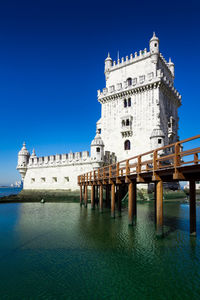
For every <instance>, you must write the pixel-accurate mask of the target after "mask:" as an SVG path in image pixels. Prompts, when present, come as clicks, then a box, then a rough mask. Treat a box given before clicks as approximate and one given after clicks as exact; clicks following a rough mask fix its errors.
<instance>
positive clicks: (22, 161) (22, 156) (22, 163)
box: [17, 143, 30, 180]
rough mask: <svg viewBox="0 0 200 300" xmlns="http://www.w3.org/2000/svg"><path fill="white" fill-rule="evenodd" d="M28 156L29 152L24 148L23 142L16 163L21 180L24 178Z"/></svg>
mask: <svg viewBox="0 0 200 300" xmlns="http://www.w3.org/2000/svg"><path fill="white" fill-rule="evenodd" d="M29 157H30V153H29V152H28V150H27V149H26V144H25V143H23V147H22V149H21V150H20V151H19V153H18V164H17V170H18V171H19V173H20V174H21V177H22V180H24V177H25V175H26V171H27V165H28V162H29Z"/></svg>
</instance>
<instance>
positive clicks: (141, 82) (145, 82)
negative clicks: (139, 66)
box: [97, 69, 181, 101]
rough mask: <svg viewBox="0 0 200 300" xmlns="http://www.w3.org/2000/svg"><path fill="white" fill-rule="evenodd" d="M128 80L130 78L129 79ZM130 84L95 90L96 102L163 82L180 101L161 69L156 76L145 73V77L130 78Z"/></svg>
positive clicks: (152, 73)
mask: <svg viewBox="0 0 200 300" xmlns="http://www.w3.org/2000/svg"><path fill="white" fill-rule="evenodd" d="M169 71H170V70H169ZM129 79H130V78H129ZM131 81H132V83H131V84H129V83H128V82H127V80H126V81H124V82H120V83H117V84H116V85H111V86H109V87H108V88H107V87H106V88H104V89H103V90H102V91H101V90H97V96H98V100H99V101H101V100H102V99H103V98H105V97H109V96H112V95H114V94H116V93H117V94H120V93H122V92H126V91H128V92H129V91H133V92H134V91H135V92H137V91H138V88H141V87H145V86H146V87H147V88H148V87H150V88H152V85H154V84H155V83H158V82H164V83H165V84H166V85H167V86H168V88H169V89H170V90H171V92H173V94H174V96H175V97H177V98H178V99H179V100H181V95H180V93H179V92H178V91H177V90H176V89H175V88H174V83H173V81H170V80H169V79H168V78H167V77H166V76H164V74H163V72H162V70H161V69H159V70H157V74H155V73H154V72H150V73H147V75H145V74H143V75H141V76H139V77H134V78H131Z"/></svg>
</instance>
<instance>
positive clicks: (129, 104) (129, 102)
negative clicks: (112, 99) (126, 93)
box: [128, 98, 131, 106]
mask: <svg viewBox="0 0 200 300" xmlns="http://www.w3.org/2000/svg"><path fill="white" fill-rule="evenodd" d="M128 106H131V98H128Z"/></svg>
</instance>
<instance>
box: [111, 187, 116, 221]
mask: <svg viewBox="0 0 200 300" xmlns="http://www.w3.org/2000/svg"><path fill="white" fill-rule="evenodd" d="M111 217H112V218H115V185H114V183H113V184H112V185H111Z"/></svg>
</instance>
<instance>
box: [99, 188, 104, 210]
mask: <svg viewBox="0 0 200 300" xmlns="http://www.w3.org/2000/svg"><path fill="white" fill-rule="evenodd" d="M99 210H100V212H101V213H102V212H103V184H101V185H100V186H99Z"/></svg>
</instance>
